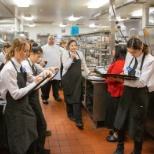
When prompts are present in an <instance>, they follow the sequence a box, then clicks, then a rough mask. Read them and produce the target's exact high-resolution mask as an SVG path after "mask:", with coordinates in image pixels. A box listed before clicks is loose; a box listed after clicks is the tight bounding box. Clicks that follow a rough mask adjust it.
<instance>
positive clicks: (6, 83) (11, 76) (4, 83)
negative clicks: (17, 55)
mask: <svg viewBox="0 0 154 154" xmlns="http://www.w3.org/2000/svg"><path fill="white" fill-rule="evenodd" d="M11 60H12V61H13V62H14V64H15V66H16V68H17V70H18V72H20V68H21V64H20V63H18V62H17V61H16V60H15V59H14V58H12V59H11ZM27 79H28V81H31V82H32V83H31V84H29V85H28V86H26V87H24V88H21V89H19V87H18V85H17V71H16V69H15V68H14V66H13V64H12V63H11V61H9V62H8V63H7V64H6V65H5V66H4V67H3V69H2V71H1V73H0V87H1V88H2V89H1V96H2V98H3V99H4V100H6V93H7V91H9V92H10V94H11V96H12V97H13V99H15V100H17V99H20V98H22V97H23V96H24V95H25V94H27V93H28V92H29V91H30V90H31V89H32V88H33V87H34V86H35V85H36V83H35V82H34V77H32V76H31V75H30V74H28V73H27Z"/></svg>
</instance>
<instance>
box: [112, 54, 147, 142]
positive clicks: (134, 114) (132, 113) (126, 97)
mask: <svg viewBox="0 0 154 154" xmlns="http://www.w3.org/2000/svg"><path fill="white" fill-rule="evenodd" d="M144 57H145V56H143V58H142V62H141V66H140V70H142V66H143V62H144ZM148 105H149V92H148V88H147V87H143V88H136V87H129V86H124V91H123V95H122V96H121V99H120V102H119V106H118V111H117V114H116V118H115V123H114V126H115V128H116V129H118V130H125V127H126V125H128V131H129V134H130V136H131V137H132V138H133V139H134V140H135V141H137V142H141V141H142V140H143V135H144V124H145V120H146V116H147V111H148ZM127 122H128V123H127Z"/></svg>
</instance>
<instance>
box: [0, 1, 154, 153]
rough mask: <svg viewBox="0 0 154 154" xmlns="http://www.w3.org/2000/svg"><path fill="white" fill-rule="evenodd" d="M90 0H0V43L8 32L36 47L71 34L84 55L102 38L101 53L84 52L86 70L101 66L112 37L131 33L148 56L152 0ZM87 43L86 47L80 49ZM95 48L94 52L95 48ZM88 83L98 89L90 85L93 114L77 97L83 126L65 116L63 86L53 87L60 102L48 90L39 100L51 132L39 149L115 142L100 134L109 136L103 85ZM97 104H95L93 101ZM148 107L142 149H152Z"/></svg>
mask: <svg viewBox="0 0 154 154" xmlns="http://www.w3.org/2000/svg"><path fill="white" fill-rule="evenodd" d="M90 1H91V0H0V44H2V43H3V42H5V41H9V42H11V41H12V40H13V38H14V36H16V35H22V34H23V35H25V36H27V37H28V38H30V39H33V40H35V41H36V42H37V43H38V44H39V45H40V46H42V45H44V44H46V43H47V37H48V36H49V35H54V36H55V37H56V43H57V44H58V43H59V41H60V40H61V39H66V40H67V39H68V38H69V37H72V38H74V39H76V40H77V41H78V42H79V48H80V49H81V50H83V53H84V54H85V55H86V52H89V54H92V53H93V52H95V50H97V47H101V43H102V42H105V41H106V43H108V45H107V46H106V48H104V50H102V52H103V54H101V56H100V57H99V58H91V57H90V58H89V57H88V56H87V57H86V58H87V59H86V61H87V65H88V66H89V68H90V69H91V70H93V69H94V67H96V68H97V66H98V68H99V66H103V68H105V67H106V66H107V65H109V64H110V63H111V59H112V56H111V51H112V50H113V48H114V42H115V40H119V41H120V42H121V43H125V40H126V39H128V38H130V37H131V36H139V38H141V40H142V41H143V42H145V43H147V44H148V45H149V46H150V52H151V54H152V55H154V1H153V0H94V1H95V2H94V4H92V6H93V7H95V8H91V7H92V6H89V7H88V4H89V2H90ZM99 3H100V4H101V5H100V6H99V5H98V4H99ZM96 4H97V5H96ZM72 27H78V29H79V33H78V34H76V35H74V34H72V32H71V30H72ZM96 41H98V42H99V43H96ZM92 42H95V43H92ZM91 47H92V48H93V49H92V50H86V49H85V48H91ZM96 53H97V54H98V56H99V53H98V52H96ZM98 59H99V60H98ZM85 82H87V81H85ZM88 84H89V83H86V84H84V85H85V86H87V85H88ZM93 85H94V87H95V88H96V89H97V88H98V89H99V88H102V92H101V93H99V92H98V91H95V90H93V93H94V95H95V96H94V97H93V98H92V101H93V106H92V108H91V109H92V112H93V113H91V112H90V111H89V110H88V108H87V106H86V101H85V102H83V108H82V111H83V122H84V130H79V129H78V128H77V127H76V126H75V125H74V123H73V122H72V121H70V120H69V119H68V118H67V115H66V110H65V102H64V97H63V90H59V92H60V96H61V97H62V102H56V101H55V100H54V99H53V97H52V92H51V93H50V99H49V104H48V105H45V104H43V103H42V100H41V99H40V100H41V106H42V109H43V113H44V115H45V118H46V121H47V125H48V129H50V130H51V131H52V135H51V136H49V137H47V138H46V143H45V148H50V149H51V153H52V154H112V153H113V152H114V150H115V148H116V146H117V143H116V142H115V143H110V142H107V141H106V136H108V135H109V134H108V129H107V128H104V127H103V120H104V114H105V99H104V97H103V95H104V93H105V91H106V85H105V86H104V85H103V84H102V83H99V84H95V83H93ZM85 89H86V88H85ZM86 90H87V89H86ZM84 95H86V91H85V93H84ZM100 95H101V96H100ZM85 97H86V96H85ZM102 97H103V98H102ZM85 100H86V98H85ZM97 103H98V104H99V105H100V106H101V107H100V106H99V105H98V106H97ZM101 103H102V104H101ZM94 104H96V105H94ZM94 106H95V107H96V108H95V107H94ZM153 111H154V105H153V104H150V110H149V117H148V119H147V124H146V129H145V141H144V144H143V152H142V153H143V154H154V140H153V137H154V114H153ZM125 147H126V150H125V153H126V154H130V153H131V152H132V149H133V141H132V140H131V139H130V137H129V135H128V134H127V135H126V145H125ZM1 152H3V153H5V152H4V151H0V153H1Z"/></svg>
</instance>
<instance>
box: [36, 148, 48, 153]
mask: <svg viewBox="0 0 154 154" xmlns="http://www.w3.org/2000/svg"><path fill="white" fill-rule="evenodd" d="M37 154H50V149H43V150H41V151H39V152H38V153H37Z"/></svg>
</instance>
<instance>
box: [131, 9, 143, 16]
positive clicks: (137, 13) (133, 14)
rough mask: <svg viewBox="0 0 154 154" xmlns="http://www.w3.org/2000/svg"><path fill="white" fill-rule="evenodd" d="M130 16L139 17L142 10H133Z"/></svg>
mask: <svg viewBox="0 0 154 154" xmlns="http://www.w3.org/2000/svg"><path fill="white" fill-rule="evenodd" d="M132 16H133V17H140V16H142V10H138V11H135V12H133V13H132Z"/></svg>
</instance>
